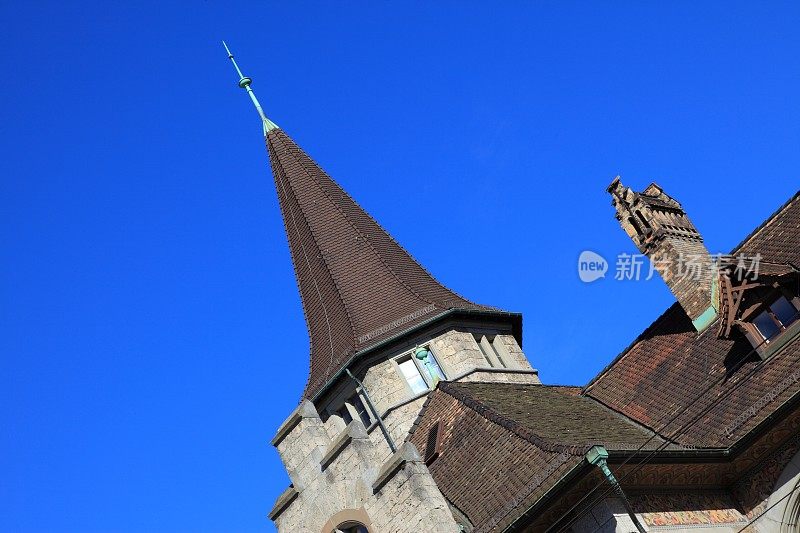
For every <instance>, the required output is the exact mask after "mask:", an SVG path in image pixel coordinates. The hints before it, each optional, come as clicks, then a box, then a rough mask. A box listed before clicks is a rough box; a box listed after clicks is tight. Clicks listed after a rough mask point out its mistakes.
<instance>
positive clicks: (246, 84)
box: [222, 41, 278, 135]
mask: <svg viewBox="0 0 800 533" xmlns="http://www.w3.org/2000/svg"><path fill="white" fill-rule="evenodd" d="M222 46H224V47H225V51H226V52H228V59H230V60H231V63H233V68H235V69H236V73H237V74H239V87H241V88H242V89H244V90H246V91H247V94H248V95H249V96H250V100H252V101H253V105H254V106H256V111H258V116H260V117H261V122H263V123H264V135H266V134H267V132H269V131H272V130H274V129H277V128H278V125H277V124H275V123H274V122H272V121H271V120H270V119H268V118H267V116H266V115H265V114H264V110H263V109H261V104H260V103H259V102H258V98H256V95H255V93H254V92H253V89H251V88H250V84H251V83H253V80H252V79H250V78H248V77H247V76H245V75H244V74H242V70H241V69H240V68H239V65H238V64H237V63H236V60H235V59H234V58H233V54H232V53H231V50H230V48H228V45H227V43H226V42H225V41H222Z"/></svg>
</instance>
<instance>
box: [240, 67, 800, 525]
mask: <svg viewBox="0 0 800 533" xmlns="http://www.w3.org/2000/svg"><path fill="white" fill-rule="evenodd" d="M230 57H231V59H232V58H233V57H232V56H230ZM237 69H238V67H237ZM240 75H241V72H240ZM240 86H241V87H242V88H244V89H246V90H247V91H248V92H249V94H250V95H251V98H252V99H253V102H254V103H255V104H256V108H257V110H258V112H259V115H260V117H261V119H262V122H263V125H264V135H265V140H266V145H267V150H268V153H269V159H270V163H271V166H272V174H273V176H274V179H275V187H276V191H277V194H278V199H279V202H280V206H281V211H282V215H283V222H284V225H285V229H286V234H287V238H288V243H289V248H290V251H291V256H292V262H293V264H294V269H295V274H296V278H297V285H298V287H299V291H300V296H301V300H302V304H303V310H304V314H305V320H306V323H307V326H308V331H309V337H310V352H311V355H310V371H309V378H308V382H307V384H306V387H305V390H304V392H303V398H302V401H301V402H300V404H299V406H298V407H297V409H295V411H294V412H292V413H291V414H289V416H288V417H287V418H286V420H285V422H284V423H283V424H282V425H281V426H280V428H278V429H277V431H276V432H275V435H274V438H273V439H272V444H273V445H274V446H275V447H276V448H277V450H278V452H279V454H280V457H281V460H282V462H283V464H284V466H285V468H286V471H287V472H288V475H289V478H290V479H291V485H290V486H289V487H287V488H286V490H285V491H284V492H283V493H282V494H280V495H279V496H278V497H277V499H276V501H275V503H274V506H273V507H272V509H271V511H270V512H269V518H270V519H271V520H273V521H274V523H275V524H276V526H277V528H278V530H279V531H281V532H282V533H289V532H292V533H293V532H304V533H305V532H309V533H335V532H358V533H365V532H370V533H400V532H420V531H423V532H458V531H470V532H472V531H474V532H489V531H498V532H500V531H507V532H515V531H524V532H539V531H541V532H561V531H573V532H589V533H590V532H594V531H604V532H605V531H617V532H624V533H627V532H632V531H693V532H696V533H700V532H719V533H726V532H738V531H748V532H772V531H775V532H783V531H792V532H797V531H800V526H798V523H800V409H798V407H799V406H800V338H799V337H798V333H800V321H798V320H797V318H798V311H799V310H800V298H799V297H798V295H800V268H799V267H798V265H800V238H799V236H800V193H799V194H796V195H795V196H794V197H792V198H791V199H790V200H789V201H788V202H787V203H786V204H785V205H783V206H781V207H780V208H779V209H778V210H777V211H776V212H775V213H774V214H773V215H772V216H771V217H770V218H769V219H767V220H766V221H764V223H763V224H762V225H760V226H759V227H758V228H756V229H755V230H754V231H753V232H752V233H751V234H750V235H749V236H747V237H746V238H745V239H744V241H742V243H741V244H740V245H739V246H737V247H736V249H734V250H733V251H732V252H731V254H729V255H726V256H717V257H714V256H712V255H711V254H710V253H709V252H708V250H707V249H706V247H705V245H704V243H703V239H702V236H701V233H700V232H699V231H698V229H697V228H696V227H695V226H694V224H693V223H692V222H691V220H690V219H689V217H688V216H687V214H686V213H685V212H684V210H683V208H682V207H681V205H680V203H679V202H678V201H677V200H675V199H674V198H673V197H671V196H669V195H668V194H667V193H666V192H665V191H664V190H663V189H662V188H661V187H660V186H658V185H657V184H651V185H650V186H648V187H647V188H645V189H644V190H643V191H641V192H636V191H634V190H633V189H631V188H629V187H626V186H625V185H623V184H622V182H621V181H620V180H619V178H617V179H615V180H614V181H613V182H612V183H611V185H610V186H609V187H608V193H609V194H610V195H611V198H612V205H613V207H614V215H615V216H616V218H617V219H618V220H619V222H620V225H621V227H622V229H623V230H624V231H625V232H626V234H627V235H628V236H629V237H630V238H631V240H632V242H633V244H634V246H636V248H638V250H639V251H640V252H641V253H643V254H646V255H647V256H648V257H649V259H650V261H652V262H653V265H654V267H655V268H656V270H657V271H658V272H659V274H660V275H661V276H662V278H663V279H664V282H665V283H667V285H668V286H669V287H670V289H671V291H672V292H673V294H674V295H675V298H676V303H675V304H674V305H672V306H671V307H670V308H669V309H667V310H666V311H665V312H664V314H663V315H662V316H661V317H659V318H658V319H657V320H656V321H655V322H654V323H653V324H652V325H651V326H650V327H648V328H647V329H646V330H645V331H644V332H642V334H641V335H640V336H639V337H637V338H636V339H634V340H633V342H632V343H631V345H630V346H629V347H628V348H627V349H626V350H625V351H624V352H623V353H621V354H620V355H619V356H618V357H617V358H616V359H615V360H613V361H611V362H610V363H609V365H608V366H607V367H606V368H605V369H604V370H603V371H602V372H600V374H598V376H596V377H595V378H594V379H593V380H592V381H591V382H589V383H588V384H586V385H584V386H574V387H565V386H549V385H546V384H542V383H541V381H540V379H539V376H538V373H537V371H536V370H535V368H534V365H532V363H531V361H530V360H529V359H528V357H526V355H525V354H524V353H523V351H522V316H521V315H520V314H518V313H513V312H507V311H503V310H500V309H497V308H494V307H490V306H486V305H480V304H476V303H473V302H471V301H469V300H468V299H466V298H465V297H463V296H461V295H458V294H456V293H455V292H453V291H451V290H450V289H448V288H447V287H445V286H444V285H442V284H440V283H439V282H438V281H437V280H435V279H434V278H433V277H432V276H431V275H430V274H429V273H428V272H427V271H426V270H425V269H424V268H423V267H422V266H420V265H419V263H417V262H416V261H415V260H414V259H413V258H412V257H411V256H410V255H409V254H408V253H407V252H406V251H405V250H404V249H403V248H402V247H401V246H400V245H399V244H398V243H397V242H396V241H395V240H394V239H392V237H391V236H390V235H388V233H387V232H386V231H385V230H384V229H383V228H381V226H380V225H379V224H378V223H377V222H376V221H375V220H373V219H372V218H371V217H370V216H369V215H368V214H367V213H365V212H364V210H362V209H361V208H360V207H359V205H358V204H357V203H356V202H355V201H354V200H353V199H352V198H351V197H350V196H348V195H347V193H346V192H345V191H343V190H342V189H341V188H340V187H339V186H338V185H337V184H336V183H335V182H334V181H333V180H332V179H331V178H330V177H329V176H328V175H327V174H326V173H325V172H324V171H323V170H322V169H321V168H320V166H319V165H317V164H316V163H315V162H314V161H313V160H312V159H311V158H310V157H309V156H308V155H307V154H306V153H305V152H304V151H303V150H302V149H301V148H300V147H298V146H297V144H296V143H295V142H294V141H293V140H292V139H291V138H290V137H289V136H288V135H287V134H286V133H285V132H284V131H283V130H282V129H281V128H280V127H278V126H277V125H275V124H274V123H273V122H271V121H269V119H267V118H266V116H265V115H264V114H263V111H262V110H261V107H260V105H259V104H258V101H257V100H256V99H255V96H254V95H253V94H252V91H251V90H250V80H249V78H246V77H244V76H241V80H240ZM689 259H691V261H692V264H693V265H694V266H693V269H692V275H691V276H689V275H687V272H686V270H687V269H686V261H687V260H689ZM754 264H755V265H757V267H756V268H754ZM298 319H299V317H298Z"/></svg>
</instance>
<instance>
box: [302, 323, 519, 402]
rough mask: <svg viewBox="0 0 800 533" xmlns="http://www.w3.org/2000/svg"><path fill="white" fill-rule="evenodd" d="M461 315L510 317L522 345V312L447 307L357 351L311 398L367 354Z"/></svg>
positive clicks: (316, 397)
mask: <svg viewBox="0 0 800 533" xmlns="http://www.w3.org/2000/svg"><path fill="white" fill-rule="evenodd" d="M459 316H462V317H484V318H488V317H495V318H501V319H510V321H511V327H512V333H513V335H514V338H516V339H517V342H518V343H519V345H520V347H521V346H522V313H513V312H509V311H500V310H489V309H487V310H483V309H464V308H459V307H455V308H451V309H446V310H444V311H442V312H441V313H439V314H438V315H435V316H433V317H431V318H429V319H428V320H424V321H422V322H420V323H418V324H415V325H414V326H411V327H410V328H407V329H404V330H402V331H399V332H398V333H396V334H394V335H392V336H390V337H387V338H385V339H383V340H381V341H379V342H377V343H375V344H373V345H371V346H368V347H367V348H363V349H361V350H358V351H357V352H355V353H354V354H353V355H352V356H350V358H349V359H348V360H347V361H346V362H345V364H344V365H342V366H341V368H339V370H337V371H336V373H335V374H334V375H333V376H332V377H331V378H329V379H328V380H327V381H326V382H325V384H324V385H322V387H320V389H319V390H318V391H317V392H315V393H314V394H313V395H312V396H311V398H310V400H311V401H312V402H316V401H317V400H319V399H320V398H321V397H322V396H323V395H324V394H325V393H326V392H327V391H328V389H330V387H331V386H332V385H333V384H334V383H335V382H337V381H338V380H339V378H340V377H341V376H342V375H343V374H344V373H345V370H346V369H348V368H350V367H351V366H352V365H353V364H355V363H356V362H358V361H359V360H361V359H363V358H364V357H365V356H367V355H369V354H371V353H374V352H376V351H378V350H380V349H382V348H385V347H386V346H389V345H391V344H394V343H397V342H399V341H401V340H402V339H403V338H405V337H408V336H411V335H414V334H415V333H418V332H419V331H421V330H423V329H425V328H428V327H430V326H432V325H434V324H436V323H438V322H442V321H443V320H445V319H447V318H457V317H459Z"/></svg>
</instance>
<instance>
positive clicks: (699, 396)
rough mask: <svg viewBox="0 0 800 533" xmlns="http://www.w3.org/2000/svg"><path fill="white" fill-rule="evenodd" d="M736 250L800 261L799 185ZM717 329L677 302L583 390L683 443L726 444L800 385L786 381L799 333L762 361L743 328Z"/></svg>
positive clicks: (797, 359) (799, 346)
mask: <svg viewBox="0 0 800 533" xmlns="http://www.w3.org/2000/svg"><path fill="white" fill-rule="evenodd" d="M732 253H733V254H738V253H743V254H746V255H748V256H754V255H755V254H760V255H761V257H762V258H763V260H764V261H765V262H768V263H772V264H784V265H786V264H791V265H800V193H798V194H795V195H794V196H793V197H792V198H791V199H790V200H789V201H788V202H787V203H786V204H785V205H784V206H782V207H781V208H780V209H779V210H778V211H777V212H776V213H775V214H773V215H772V216H771V217H770V218H769V219H768V220H767V221H766V222H765V223H764V224H762V225H761V226H759V228H757V229H756V230H755V231H754V232H753V234H751V235H750V236H749V237H748V238H747V239H745V241H744V242H742V243H741V244H740V245H739V246H737V248H736V249H734V251H733V252H732ZM715 331H716V328H714V327H711V328H708V329H707V330H705V331H704V332H702V333H698V332H697V331H695V329H694V327H692V324H691V321H690V320H689V318H688V317H687V316H686V314H685V313H684V311H683V310H682V309H681V307H680V305H678V304H677V303H676V304H674V305H672V306H671V307H670V308H669V309H668V310H667V311H666V312H665V313H664V314H663V315H662V316H661V317H659V318H658V319H657V320H656V321H655V322H654V323H653V324H652V325H651V326H650V327H648V328H647V329H646V330H645V331H644V332H643V333H642V334H641V335H640V336H639V338H638V339H636V341H634V343H633V344H632V345H631V346H630V347H629V348H628V349H626V350H625V351H624V352H623V353H622V354H621V355H620V356H618V357H617V359H616V360H615V361H614V362H613V363H612V364H611V365H609V366H608V367H607V368H606V369H605V370H604V371H603V372H601V373H600V375H599V376H598V377H596V378H595V379H594V380H593V381H592V382H591V383H590V384H589V385H588V386H587V387H586V388H585V391H584V393H585V394H586V395H588V396H590V397H592V398H595V399H597V400H598V401H600V402H602V403H604V404H605V405H607V406H609V407H610V408H612V409H614V410H616V411H618V412H620V413H623V414H625V415H626V416H629V417H630V418H632V419H633V420H636V421H638V422H640V423H642V424H644V425H646V426H648V427H650V428H652V429H655V430H657V431H659V432H660V433H661V434H662V435H664V436H672V435H673V434H675V433H677V432H678V431H679V430H680V431H681V433H680V434H679V435H676V437H675V440H676V441H677V442H680V443H682V444H686V445H691V446H699V447H729V446H731V445H732V444H733V443H734V442H736V440H737V439H738V438H739V437H741V436H742V435H744V434H745V433H747V432H748V431H750V430H751V429H753V428H754V427H755V426H756V425H757V424H758V423H760V422H761V421H762V420H764V418H765V417H766V416H768V415H769V414H770V413H771V412H773V411H774V410H775V409H776V408H777V407H778V406H780V405H781V404H782V403H783V402H784V401H785V400H787V399H788V398H789V397H791V396H792V395H794V394H795V393H796V392H798V391H799V390H800V380H788V381H787V378H788V377H791V376H793V375H794V373H795V372H796V371H797V369H798V368H800V366H798V365H800V337H798V338H795V339H794V341H792V342H791V343H789V344H788V345H786V346H784V347H783V348H782V349H781V350H779V351H778V352H776V353H775V354H774V355H773V356H771V357H769V358H768V359H766V360H765V361H760V360H759V359H758V358H756V357H753V356H752V351H753V349H752V346H751V345H750V343H749V342H748V341H747V340H746V339H745V338H744V336H741V335H734V336H732V337H731V338H728V339H720V338H717V336H716V335H715V334H714V332H715ZM742 361H744V362H742ZM754 411H755V412H754ZM673 418H675V420H674V421H672V422H670V421H671V420H672V419H673ZM668 422H669V423H668ZM684 426H687V427H688V428H690V429H688V430H682V429H681V428H683V427H684Z"/></svg>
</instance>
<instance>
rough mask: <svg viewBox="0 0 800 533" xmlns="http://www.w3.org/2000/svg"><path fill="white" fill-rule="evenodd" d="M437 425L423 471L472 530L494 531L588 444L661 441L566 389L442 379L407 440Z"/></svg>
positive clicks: (423, 438) (421, 441)
mask: <svg viewBox="0 0 800 533" xmlns="http://www.w3.org/2000/svg"><path fill="white" fill-rule="evenodd" d="M437 423H439V424H440V425H442V426H443V429H442V443H441V444H440V452H439V456H438V458H436V459H435V460H434V461H433V463H432V464H431V465H430V466H429V469H430V471H431V474H432V475H433V477H434V479H435V480H436V483H437V485H438V486H439V488H440V489H441V491H442V493H443V494H444V495H445V497H446V498H447V499H448V500H449V501H450V502H451V503H452V504H453V505H454V506H455V507H456V508H458V509H459V511H461V512H462V513H463V514H464V515H466V516H467V517H468V518H469V520H470V523H471V524H472V525H473V526H474V527H475V531H501V530H502V529H503V527H505V526H507V525H508V524H510V523H511V522H512V521H513V520H514V519H515V518H516V517H517V516H518V515H519V512H520V509H527V508H528V507H530V505H532V504H533V503H534V502H536V501H537V500H538V499H539V498H541V497H542V495H543V494H545V493H546V492H547V490H548V489H550V488H551V487H552V486H553V485H555V484H556V483H557V482H558V481H559V480H560V479H561V478H562V477H563V476H564V475H565V474H566V473H567V472H569V471H570V470H572V469H573V468H575V467H576V466H578V465H580V464H581V463H582V462H583V457H584V454H585V453H586V452H587V451H588V450H589V448H591V447H592V446H593V445H605V446H606V447H607V448H608V449H611V450H635V449H637V448H639V447H640V446H644V447H645V448H647V449H650V448H654V447H656V446H659V445H661V444H663V441H661V440H660V439H658V438H657V437H654V436H653V433H652V432H650V431H648V430H646V429H644V428H642V427H641V426H638V425H636V424H634V423H633V422H631V421H630V420H627V419H625V418H624V417H622V416H620V415H619V414H617V413H614V412H613V411H611V410H609V409H607V408H605V407H603V406H602V405H600V404H599V403H597V402H595V401H594V400H592V399H590V398H586V397H581V396H576V395H575V390H574V388H573V387H549V386H546V385H522V384H510V383H466V382H465V383H451V382H442V383H440V384H439V387H438V388H437V390H436V391H434V392H433V394H431V396H430V397H429V398H428V400H427V401H426V404H425V407H424V408H423V410H422V412H421V413H420V416H419V418H418V420H417V422H416V424H415V427H414V429H413V430H412V432H411V434H410V436H409V440H411V442H413V443H414V444H415V445H416V446H417V447H418V448H419V449H420V450H421V451H423V450H424V449H425V446H426V445H427V436H428V432H429V430H430V429H431V427H433V426H434V424H437ZM621 441H625V442H621Z"/></svg>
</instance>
